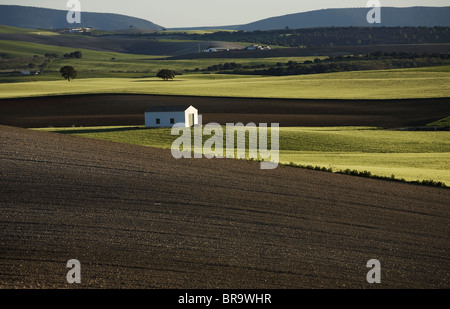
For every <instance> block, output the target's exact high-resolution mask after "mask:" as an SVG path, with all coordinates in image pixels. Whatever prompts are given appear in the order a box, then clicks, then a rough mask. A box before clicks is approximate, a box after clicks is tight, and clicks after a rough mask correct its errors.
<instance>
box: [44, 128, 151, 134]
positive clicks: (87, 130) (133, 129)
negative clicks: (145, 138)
mask: <svg viewBox="0 0 450 309" xmlns="http://www.w3.org/2000/svg"><path fill="white" fill-rule="evenodd" d="M139 130H151V129H149V128H144V127H126V128H98V129H78V130H55V131H52V132H53V133H62V134H85V133H111V132H126V131H139Z"/></svg>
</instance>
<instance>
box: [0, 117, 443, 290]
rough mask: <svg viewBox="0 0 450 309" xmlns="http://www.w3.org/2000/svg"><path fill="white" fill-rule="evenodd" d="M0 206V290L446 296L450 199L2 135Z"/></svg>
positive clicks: (16, 133) (36, 136)
mask: <svg viewBox="0 0 450 309" xmlns="http://www.w3.org/2000/svg"><path fill="white" fill-rule="evenodd" d="M0 196H1V199H0V212H1V219H0V261H1V262H0V265H1V266H0V267H1V268H0V273H1V275H0V288H74V287H76V288H133V289H134V288H179V289H189V288H222V289H227V288H230V289H247V288H255V289H259V288H261V289H265V288H275V289H294V288H374V287H376V288H380V287H381V288H450V259H449V257H450V239H449V235H450V209H449V207H448V206H449V205H450V190H448V189H443V188H432V187H425V186H417V185H410V184H401V183H395V182H389V181H380V180H374V179H366V178H358V177H351V176H346V175H337V174H330V173H322V172H317V171H310V170H304V169H297V168H290V167H282V166H280V167H278V168H277V169H275V170H261V169H260V167H259V164H258V163H257V162H246V161H239V160H230V159H214V160H207V159H180V160H175V159H174V158H173V157H172V156H171V153H170V151H166V150H160V149H152V148H146V147H139V146H133V145H125V144H118V143H112V142H106V141H98V140H90V139H84V138H79V137H73V136H67V135H59V134H54V133H45V132H37V131H29V130H26V129H21V128H13V127H6V126H0ZM70 259H78V260H79V261H80V263H81V284H78V285H76V284H75V285H69V284H68V283H67V281H66V274H67V272H68V271H69V268H66V263H67V261H69V260H70ZM370 259H378V260H379V261H380V262H381V284H369V283H367V281H366V274H367V272H368V271H369V270H370V269H369V268H367V267H366V263H367V262H368V261H369V260H370Z"/></svg>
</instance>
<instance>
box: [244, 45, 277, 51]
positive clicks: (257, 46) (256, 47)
mask: <svg viewBox="0 0 450 309" xmlns="http://www.w3.org/2000/svg"><path fill="white" fill-rule="evenodd" d="M245 49H246V50H270V49H271V48H270V46H264V47H263V46H260V45H250V46H247V47H246V48H245Z"/></svg>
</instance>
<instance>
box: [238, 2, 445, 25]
mask: <svg viewBox="0 0 450 309" xmlns="http://www.w3.org/2000/svg"><path fill="white" fill-rule="evenodd" d="M369 10H370V8H346V9H326V10H318V11H311V12H305V13H297V14H290V15H284V16H279V17H272V18H268V19H264V20H260V21H257V22H253V23H250V24H247V25H243V26H241V27H240V28H239V30H245V31H255V30H277V29H285V28H286V27H289V28H290V29H301V28H319V27H348V26H366V27H367V26H370V25H371V24H368V23H367V20H366V16H367V13H368V12H369ZM373 25H374V26H381V27H405V26H410V27H421V26H423V27H434V26H450V6H449V7H411V8H392V7H382V8H381V24H373Z"/></svg>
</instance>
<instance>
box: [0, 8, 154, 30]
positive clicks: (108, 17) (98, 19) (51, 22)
mask: <svg viewBox="0 0 450 309" xmlns="http://www.w3.org/2000/svg"><path fill="white" fill-rule="evenodd" d="M66 16H67V11H63V10H53V9H45V8H37V7H25V6H17V5H0V21H1V24H2V25H6V26H13V27H20V28H31V29H64V28H67V27H71V26H72V24H69V23H67V20H66ZM74 25H75V26H76V27H92V28H94V29H96V30H122V29H129V28H130V27H132V28H138V29H151V30H158V29H161V28H162V27H161V26H158V25H156V24H154V23H152V22H150V21H148V20H144V19H140V18H135V17H130V16H125V15H120V14H110V13H89V12H82V18H81V24H74Z"/></svg>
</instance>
